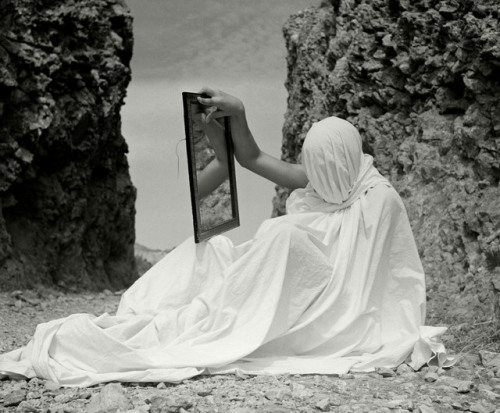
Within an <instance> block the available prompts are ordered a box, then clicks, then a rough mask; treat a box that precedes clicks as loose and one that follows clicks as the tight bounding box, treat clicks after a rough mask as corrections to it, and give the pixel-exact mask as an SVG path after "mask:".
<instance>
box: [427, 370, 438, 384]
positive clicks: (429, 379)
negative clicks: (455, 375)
mask: <svg viewBox="0 0 500 413" xmlns="http://www.w3.org/2000/svg"><path fill="white" fill-rule="evenodd" d="M438 377H439V376H438V374H437V373H434V372H430V373H427V374H426V375H425V377H424V380H425V381H426V382H428V383H434V382H435V381H436V380H437V379H438Z"/></svg>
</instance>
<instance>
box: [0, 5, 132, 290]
mask: <svg viewBox="0 0 500 413" xmlns="http://www.w3.org/2000/svg"><path fill="white" fill-rule="evenodd" d="M132 44H133V40H132V18H131V16H130V13H129V11H128V9H127V7H126V5H125V3H124V1H123V0H88V1H82V0H55V1H43V0H40V1H31V0H2V2H1V3H0V285H1V288H2V289H9V288H20V287H30V286H34V285H36V284H37V283H45V284H49V285H50V284H59V285H65V286H66V287H68V288H93V289H97V288H104V287H107V288H121V287H123V286H125V285H128V284H130V283H131V282H132V281H133V280H134V279H135V277H136V269H135V262H134V239H135V235H134V216H135V209H134V201H135V188H134V187H133V186H132V184H131V181H130V177H129V172H128V164H127V159H126V152H127V145H126V143H125V141H124V139H123V137H122V135H121V132H120V126H121V123H120V107H121V106H122V104H123V99H124V96H125V91H126V87H127V85H128V82H129V80H130V69H129V62H130V58H131V54H132Z"/></svg>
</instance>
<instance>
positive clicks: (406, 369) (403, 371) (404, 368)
mask: <svg viewBox="0 0 500 413" xmlns="http://www.w3.org/2000/svg"><path fill="white" fill-rule="evenodd" d="M396 373H397V374H399V375H401V376H402V375H407V374H413V373H415V370H413V369H412V368H411V367H410V366H409V365H408V364H406V363H402V364H400V365H399V366H398V368H397V369H396Z"/></svg>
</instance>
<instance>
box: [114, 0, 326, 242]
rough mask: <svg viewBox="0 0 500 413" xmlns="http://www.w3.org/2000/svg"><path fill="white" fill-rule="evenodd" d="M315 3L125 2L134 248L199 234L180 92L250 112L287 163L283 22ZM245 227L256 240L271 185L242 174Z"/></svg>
mask: <svg viewBox="0 0 500 413" xmlns="http://www.w3.org/2000/svg"><path fill="white" fill-rule="evenodd" d="M317 3H318V0H272V1H271V0H252V1H248V0H203V1H201V0H127V4H128V5H129V7H130V9H131V11H132V16H133V17H134V38H135V43H134V54H133V58H132V63H131V64H132V82H131V83H130V85H129V88H128V90H127V98H126V101H125V106H124V107H123V108H122V112H121V114H122V133H123V135H124V137H125V140H126V141H127V144H128V146H129V154H128V160H129V164H130V173H131V177H132V182H133V183H134V185H135V186H136V188H137V192H138V195H137V202H136V210H137V213H136V242H138V243H140V244H142V245H145V246H147V247H149V248H154V249H166V248H172V247H174V246H176V245H178V244H179V243H181V242H182V241H184V240H185V239H186V238H188V237H190V236H192V234H193V223H192V213H191V202H190V198H189V180H188V179H189V178H188V172H187V158H186V149H185V147H186V145H185V142H184V141H183V139H184V124H183V112H182V92H183V91H188V92H197V91H199V90H200V89H201V88H202V87H203V86H210V87H214V88H219V89H222V90H224V91H225V92H227V93H230V94H232V95H234V96H237V97H239V98H240V99H241V100H242V101H243V102H244V104H245V107H246V112H247V117H248V121H249V125H250V128H251V130H252V132H253V135H254V137H255V139H256V141H257V143H258V144H259V146H260V147H261V149H262V150H264V151H265V152H267V153H269V154H271V155H273V156H275V157H278V158H279V157H280V148H281V136H282V135H281V128H282V126H283V121H284V113H285V110H286V98H287V94H286V89H285V87H284V81H285V78H286V50H285V42H284V39H283V35H282V27H283V24H284V23H285V21H286V19H287V18H288V17H289V16H290V15H291V14H294V13H296V12H298V11H300V10H303V9H304V8H306V7H309V6H311V5H315V4H317ZM236 182H237V187H238V203H239V211H240V221H241V226H240V227H239V228H237V229H234V230H231V231H229V232H227V233H225V235H226V236H228V237H229V238H231V239H232V240H233V242H234V243H240V242H243V241H245V240H247V239H250V238H251V237H252V235H253V234H254V233H255V231H256V230H257V228H258V226H259V224H260V223H261V222H262V221H263V220H265V219H267V218H269V217H270V216H271V211H272V198H273V196H274V184H273V183H271V182H268V181H266V180H264V179H263V178H261V177H259V176H256V175H255V174H252V173H251V172H249V171H247V170H245V169H243V168H241V167H239V166H238V167H237V169H236Z"/></svg>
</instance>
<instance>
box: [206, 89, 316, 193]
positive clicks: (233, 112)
mask: <svg viewBox="0 0 500 413" xmlns="http://www.w3.org/2000/svg"><path fill="white" fill-rule="evenodd" d="M202 93H204V94H206V95H207V96H208V97H207V98H198V100H199V102H200V103H202V104H203V105H207V106H213V107H216V108H217V110H214V111H211V112H210V114H209V115H208V116H207V117H206V122H207V123H210V122H212V121H214V120H216V119H218V118H220V117H223V116H230V122H231V135H232V139H233V144H234V154H235V156H236V160H237V161H238V162H239V163H240V164H241V165H242V166H243V167H244V168H247V169H249V170H251V171H253V172H255V173H256V174H258V175H260V176H262V177H264V178H267V179H269V180H270V181H272V182H274V183H276V184H278V185H281V186H285V187H288V188H291V189H296V188H303V187H305V186H306V185H307V182H308V180H307V176H306V174H305V172H304V168H303V167H302V165H300V164H291V163H288V162H284V161H282V160H280V159H277V158H274V157H273V156H270V155H268V154H267V153H265V152H263V151H261V149H260V148H259V146H258V145H257V143H256V142H255V139H254V137H253V135H252V132H251V131H250V128H249V127H248V124H247V119H246V115H245V107H244V105H243V103H242V102H241V100H239V99H238V98H236V97H234V96H231V95H228V94H227V93H224V92H222V91H220V90H214V89H211V88H203V90H202Z"/></svg>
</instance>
